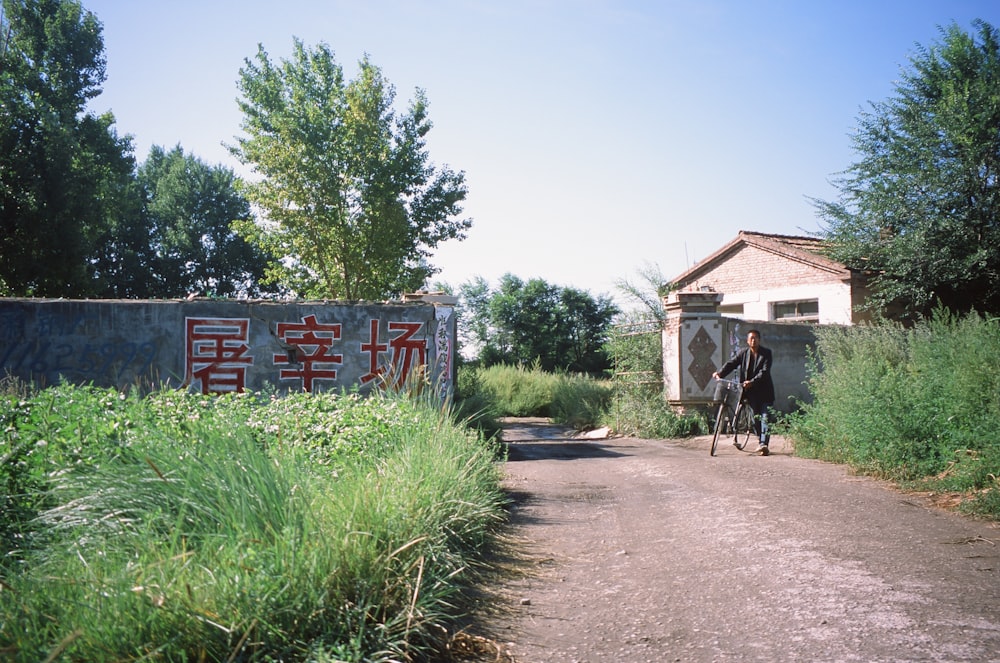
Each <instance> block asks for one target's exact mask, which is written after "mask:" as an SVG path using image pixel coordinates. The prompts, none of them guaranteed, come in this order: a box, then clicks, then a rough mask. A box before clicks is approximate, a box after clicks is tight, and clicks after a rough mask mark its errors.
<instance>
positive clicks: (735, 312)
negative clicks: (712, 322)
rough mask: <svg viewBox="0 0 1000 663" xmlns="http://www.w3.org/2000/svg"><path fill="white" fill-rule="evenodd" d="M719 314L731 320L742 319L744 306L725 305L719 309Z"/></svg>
mask: <svg viewBox="0 0 1000 663" xmlns="http://www.w3.org/2000/svg"><path fill="white" fill-rule="evenodd" d="M719 313H721V314H722V315H728V316H729V317H731V318H741V317H743V304H723V305H722V306H720V307H719Z"/></svg>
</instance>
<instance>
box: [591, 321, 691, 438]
mask: <svg viewBox="0 0 1000 663" xmlns="http://www.w3.org/2000/svg"><path fill="white" fill-rule="evenodd" d="M661 329H662V320H660V319H658V318H649V317H646V316H639V317H638V318H637V319H632V320H631V321H628V322H625V323H623V324H621V325H618V326H617V327H615V328H614V330H613V333H612V335H611V338H610V339H609V341H608V354H609V355H610V356H611V357H612V359H613V361H614V367H615V372H614V378H613V381H612V385H613V388H614V390H613V395H612V399H611V402H610V407H609V408H608V411H607V412H606V414H605V417H604V419H605V422H606V423H607V424H608V425H609V426H611V427H612V428H614V429H615V430H617V431H619V432H621V433H623V434H626V435H633V436H636V437H644V438H671V437H687V436H690V435H697V434H699V433H704V432H706V431H707V430H708V424H707V420H706V418H705V417H704V416H703V415H702V414H699V413H679V412H678V411H676V410H675V409H674V408H673V407H671V406H670V404H669V403H667V401H666V398H665V397H664V393H663V346H662V335H661Z"/></svg>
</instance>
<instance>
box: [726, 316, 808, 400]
mask: <svg viewBox="0 0 1000 663" xmlns="http://www.w3.org/2000/svg"><path fill="white" fill-rule="evenodd" d="M723 320H724V322H725V330H726V336H725V339H724V340H725V344H724V346H725V359H724V361H723V363H725V362H726V361H729V358H730V357H732V356H734V355H736V354H737V353H738V352H739V351H740V350H742V349H743V348H745V347H746V343H747V332H749V331H750V330H751V329H757V330H759V331H760V344H761V345H762V346H764V347H765V348H769V349H770V350H771V353H772V354H773V356H774V363H773V364H772V365H771V379H772V380H773V381H774V407H775V409H777V410H780V411H782V412H791V411H792V410H794V409H795V401H806V402H808V401H810V400H811V396H810V394H809V390H808V389H806V385H805V381H806V377H807V375H806V361H807V359H808V356H809V349H810V348H812V347H813V346H814V345H815V343H816V334H815V325H810V324H796V323H788V322H755V321H748V320H737V319H735V318H723ZM729 377H733V374H730V375H729Z"/></svg>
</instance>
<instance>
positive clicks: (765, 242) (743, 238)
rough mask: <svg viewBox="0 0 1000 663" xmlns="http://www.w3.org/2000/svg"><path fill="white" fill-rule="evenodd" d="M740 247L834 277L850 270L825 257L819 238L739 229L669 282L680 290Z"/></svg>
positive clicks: (822, 243)
mask: <svg viewBox="0 0 1000 663" xmlns="http://www.w3.org/2000/svg"><path fill="white" fill-rule="evenodd" d="M743 245H748V246H755V247H757V248H760V249H763V250H765V251H769V252H771V253H776V254H778V255H782V256H784V257H786V258H788V259H790V260H796V261H798V262H803V263H806V264H809V265H812V266H813V267H817V268H819V269H823V270H826V271H829V272H832V273H835V274H842V275H848V274H849V273H850V270H849V269H848V268H847V267H846V266H844V265H843V264H842V263H839V262H837V261H836V260H833V259H831V258H828V257H827V256H826V254H825V251H824V248H825V247H826V242H825V241H824V240H822V239H820V238H818V237H806V236H797V235H772V234H768V233H758V232H753V231H749V230H741V231H740V233H739V235H737V236H736V238H735V239H733V240H732V241H730V242H728V243H727V244H726V245H725V246H723V247H722V248H720V249H719V250H718V251H716V252H715V253H713V254H711V255H710V256H708V257H707V258H705V259H704V260H702V261H701V262H699V263H698V264H697V265H695V266H694V267H691V268H690V269H688V270H687V271H685V272H684V273H682V274H678V275H677V276H676V277H675V278H673V279H672V280H671V282H672V283H675V284H677V285H678V286H680V287H681V288H683V287H684V286H685V285H687V284H688V283H690V282H692V281H694V280H695V279H697V278H698V277H699V276H700V275H702V274H704V273H705V272H707V271H709V270H711V269H712V268H713V267H714V266H715V265H716V264H718V263H719V262H720V261H722V260H723V259H725V258H726V257H727V256H728V255H730V254H731V253H732V252H734V251H735V250H737V249H739V248H740V247H741V246H743Z"/></svg>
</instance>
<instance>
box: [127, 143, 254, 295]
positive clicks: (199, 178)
mask: <svg viewBox="0 0 1000 663" xmlns="http://www.w3.org/2000/svg"><path fill="white" fill-rule="evenodd" d="M138 179H139V183H140V185H141V186H142V188H143V190H144V192H145V195H146V200H147V207H146V212H147V214H148V219H149V227H150V236H151V248H152V250H153V252H154V258H153V259H152V261H151V264H152V268H153V273H154V274H155V279H156V283H155V286H154V287H155V289H156V291H157V295H158V296H161V297H183V296H184V295H187V294H189V293H192V292H198V293H202V294H212V295H218V296H225V297H228V296H248V297H256V296H260V295H261V294H264V293H263V291H262V290H261V287H260V281H261V280H262V279H263V278H264V270H265V268H266V265H267V255H266V254H264V253H263V252H262V251H261V250H260V249H259V248H257V247H256V246H254V245H252V244H250V243H248V242H247V241H246V240H245V239H244V238H243V237H242V236H240V235H239V234H237V233H236V231H235V230H234V229H233V224H234V222H243V223H248V222H251V221H252V219H253V218H254V217H253V213H252V211H251V209H250V203H249V202H248V201H247V199H246V198H245V197H243V195H242V194H240V192H239V191H238V190H237V179H236V175H235V173H234V172H233V170H232V169H230V168H226V167H224V166H209V165H208V164H206V163H205V162H204V161H202V160H201V159H199V158H197V157H195V156H194V155H191V154H185V153H184V150H183V149H182V148H181V147H180V145H178V146H176V147H174V148H173V149H172V150H170V151H166V150H164V149H163V148H162V147H160V146H157V145H154V146H153V147H152V149H150V152H149V157H148V158H147V159H146V161H145V162H144V163H143V164H142V166H140V168H139V173H138Z"/></svg>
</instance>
